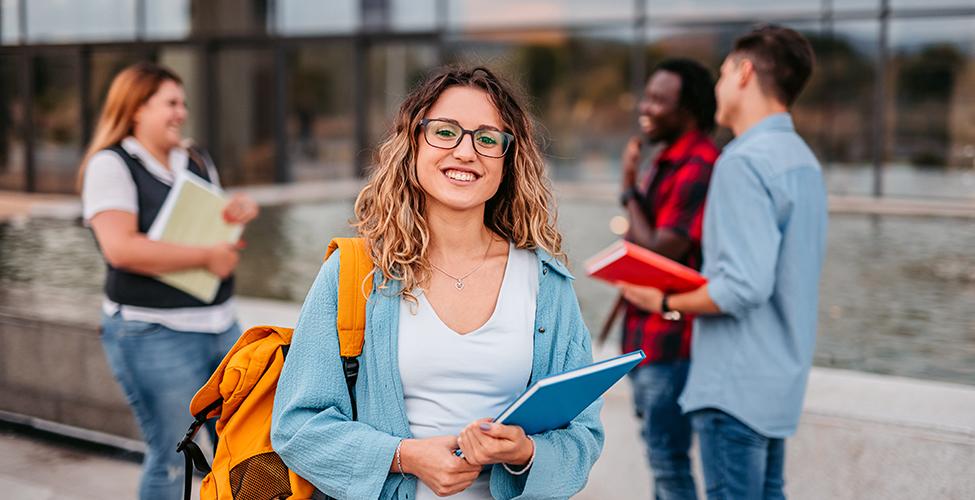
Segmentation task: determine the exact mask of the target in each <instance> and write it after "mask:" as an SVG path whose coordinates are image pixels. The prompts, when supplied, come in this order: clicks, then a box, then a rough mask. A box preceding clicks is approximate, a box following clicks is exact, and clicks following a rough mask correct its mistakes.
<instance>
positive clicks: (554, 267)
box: [271, 251, 603, 500]
mask: <svg viewBox="0 0 975 500" xmlns="http://www.w3.org/2000/svg"><path fill="white" fill-rule="evenodd" d="M536 253H537V254H538V257H539V259H538V273H539V290H538V297H537V307H536V314H535V333H534V335H535V338H534V342H535V347H534V352H533V358H532V372H531V379H530V381H529V385H530V384H532V383H534V382H535V381H537V380H538V379H539V378H542V377H545V376H547V375H552V374H556V373H561V372H564V371H566V370H570V369H573V368H578V367H581V366H585V365H588V364H590V363H592V346H591V338H590V335H589V331H588V330H587V329H586V325H585V323H584V322H583V320H582V315H581V314H580V311H579V304H578V301H577V300H576V296H575V292H574V291H573V288H572V276H571V275H570V274H569V273H568V271H567V270H566V269H565V267H564V266H563V265H562V264H561V263H560V262H559V261H557V260H556V259H553V258H552V257H551V256H549V255H548V254H546V253H545V252H542V251H537V252H536ZM338 262H339V259H338V257H337V256H336V255H333V256H332V257H331V258H329V259H328V261H326V262H325V264H324V265H323V266H322V269H321V271H320V272H319V274H318V277H317V278H316V280H315V283H314V285H312V288H311V291H309V292H308V296H307V297H306V298H305V303H304V305H303V306H302V309H301V315H300V317H299V319H298V324H297V327H296V328H295V332H294V336H293V338H292V343H291V348H290V350H289V352H288V357H287V360H286V361H285V364H284V368H283V369H282V372H281V378H280V380H279V381H278V387H277V394H276V396H275V399H274V414H273V417H272V424H271V442H272V445H273V446H274V449H275V451H277V452H278V454H279V455H280V456H281V458H282V459H283V460H284V462H285V464H287V465H288V467H290V468H291V469H292V470H294V471H295V472H297V473H298V475H300V476H302V477H304V478H305V479H307V480H308V481H310V482H311V483H312V484H314V485H315V486H316V487H318V488H319V489H320V490H322V491H323V492H324V493H326V494H328V495H329V496H332V497H335V498H338V499H356V500H358V499H370V498H382V499H392V498H395V499H399V500H409V499H412V498H414V497H415V493H416V478H415V477H413V476H407V478H406V479H404V478H403V477H402V476H401V475H400V474H396V473H390V472H389V468H390V464H391V463H392V460H393V456H394V453H395V451H396V446H397V444H398V443H399V442H400V440H401V439H403V438H408V437H411V434H410V427H409V423H408V421H407V417H406V408H405V403H404V402H403V386H402V382H401V380H400V373H399V364H398V359H399V358H398V351H397V347H398V321H399V307H400V298H399V296H398V295H395V292H396V287H398V282H394V283H393V285H394V286H393V289H392V290H389V289H387V290H383V291H379V290H378V288H375V289H374V290H376V291H374V292H373V293H372V296H371V297H370V299H369V302H368V304H367V307H366V335H365V344H364V346H363V351H362V355H361V356H360V363H361V364H360V369H359V379H358V381H357V383H356V401H357V403H358V405H357V409H358V421H353V420H352V418H351V414H352V408H351V403H350V401H349V394H348V390H347V389H346V385H345V378H344V377H343V375H342V364H341V361H340V359H339V346H338V333H337V332H336V324H335V316H336V308H337V304H338V299H337V288H338V276H339V273H338V267H339V266H338ZM375 283H376V284H377V285H378V283H379V279H378V277H377V278H376V280H375ZM485 362H490V360H485ZM601 408H602V401H601V400H600V401H597V402H595V403H593V404H592V405H590V406H589V408H587V409H586V410H585V411H583V412H582V413H581V414H580V415H579V416H578V417H576V418H575V420H573V421H572V422H571V423H570V424H569V426H568V427H567V428H565V429H560V430H554V431H549V432H544V433H541V434H538V435H535V436H532V437H533V438H534V440H535V462H534V464H533V465H532V467H531V469H530V470H529V471H528V473H527V474H524V475H521V476H514V475H511V474H509V473H508V472H507V471H505V469H504V468H503V467H502V466H500V465H496V466H494V467H492V469H491V493H492V495H493V496H494V497H495V498H519V499H529V498H539V499H541V498H545V499H549V498H568V497H570V496H572V495H574V494H575V493H577V492H578V491H580V490H581V489H582V488H583V486H585V484H586V481H587V479H588V477H589V470H590V469H591V468H592V465H593V463H594V462H595V461H596V458H598V457H599V453H600V451H601V450H602V445H603V428H602V424H601V423H600V420H599V411H600V409H601Z"/></svg>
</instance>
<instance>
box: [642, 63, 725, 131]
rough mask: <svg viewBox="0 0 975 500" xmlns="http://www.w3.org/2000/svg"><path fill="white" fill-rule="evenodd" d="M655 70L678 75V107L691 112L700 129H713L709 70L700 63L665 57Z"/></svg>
mask: <svg viewBox="0 0 975 500" xmlns="http://www.w3.org/2000/svg"><path fill="white" fill-rule="evenodd" d="M657 71H668V72H670V73H674V74H675V75H677V76H679V77H680V107H681V108H684V109H685V110H687V111H689V112H690V113H691V115H692V116H693V117H694V120H695V121H696V122H697V126H698V128H700V129H701V130H702V131H704V132H707V133H710V132H712V131H714V127H715V123H714V112H715V109H716V108H717V103H716V101H715V98H714V80H713V79H712V78H711V72H710V71H708V69H707V68H705V67H704V65H702V64H701V63H699V62H697V61H693V60H691V59H683V58H674V59H665V60H663V61H661V62H660V64H658V65H657V67H655V68H654V69H653V72H654V73H656V72H657Z"/></svg>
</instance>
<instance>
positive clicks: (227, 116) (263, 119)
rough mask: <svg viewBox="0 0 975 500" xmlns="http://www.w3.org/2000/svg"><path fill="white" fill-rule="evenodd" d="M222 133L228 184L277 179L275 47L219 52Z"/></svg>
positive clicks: (223, 176) (223, 174)
mask: <svg viewBox="0 0 975 500" xmlns="http://www.w3.org/2000/svg"><path fill="white" fill-rule="evenodd" d="M216 92H217V95H216V96H214V98H215V99H217V102H218V108H217V109H218V111H217V113H218V115H217V119H218V120H219V127H218V128H219V129H220V136H219V137H218V138H217V151H218V153H219V154H218V158H219V161H220V164H219V165H217V167H218V168H219V171H220V179H221V181H222V182H223V183H224V184H227V185H229V184H266V183H270V182H273V181H274V106H275V103H274V98H273V96H274V59H273V54H272V53H271V51H270V50H245V49H226V50H223V51H221V52H220V53H218V54H217V89H216Z"/></svg>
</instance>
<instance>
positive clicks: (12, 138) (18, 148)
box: [0, 55, 26, 191]
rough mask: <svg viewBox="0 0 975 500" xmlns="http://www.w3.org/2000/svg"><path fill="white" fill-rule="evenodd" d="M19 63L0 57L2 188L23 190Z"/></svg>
mask: <svg viewBox="0 0 975 500" xmlns="http://www.w3.org/2000/svg"><path fill="white" fill-rule="evenodd" d="M19 69H20V68H19V60H18V58H17V57H15V56H11V55H2V56H0V189H9V190H14V191H19V190H21V189H23V188H24V182H25V175H26V170H25V164H24V140H23V126H24V122H23V120H24V100H23V96H22V95H21V93H20V71H19Z"/></svg>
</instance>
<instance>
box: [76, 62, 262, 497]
mask: <svg viewBox="0 0 975 500" xmlns="http://www.w3.org/2000/svg"><path fill="white" fill-rule="evenodd" d="M186 116H187V108H186V99H185V94H184V91H183V85H182V81H181V80H180V78H179V76H177V75H176V74H175V73H173V72H172V71H170V70H169V69H167V68H164V67H162V66H158V65H155V64H152V63H139V64H136V65H134V66H131V67H129V68H126V69H125V70H124V71H122V72H121V73H119V74H118V75H117V76H116V77H115V79H114V81H113V82H112V85H111V87H110V89H109V92H108V96H107V98H106V101H105V106H104V109H103V111H102V114H101V117H100V118H99V121H98V125H97V127H96V129H95V133H94V136H93V139H92V141H91V143H90V144H89V146H88V150H87V153H86V155H85V158H84V161H83V163H82V165H81V169H80V171H79V181H80V183H81V189H82V192H81V196H82V205H83V212H84V219H85V222H86V224H88V225H90V227H91V229H92V231H94V233H95V238H96V240H97V242H98V246H99V248H100V250H101V252H102V256H103V257H104V259H105V262H106V264H107V267H108V271H107V274H106V277H105V299H104V301H103V303H102V334H101V335H102V336H101V338H102V345H103V346H104V349H105V354H106V356H107V357H108V361H109V365H110V366H111V368H112V372H113V373H114V375H115V377H116V379H117V380H118V382H119V384H120V385H121V386H122V389H123V391H124V393H125V396H126V398H127V400H128V402H129V405H130V406H131V407H132V410H133V412H134V413H135V416H136V420H137V421H138V424H139V428H140V430H141V431H142V435H143V438H144V439H145V441H146V445H147V450H146V454H145V461H144V470H143V475H142V479H141V483H140V487H139V498H140V499H142V500H156V499H160V500H173V499H176V498H181V493H182V472H183V458H182V457H181V456H180V455H179V454H177V453H176V443H177V442H178V441H179V439H180V438H181V437H182V435H183V433H184V432H185V430H186V426H187V425H188V422H189V420H190V419H191V418H190V416H189V410H188V407H189V402H190V399H191V398H192V397H193V395H194V394H195V393H196V391H197V389H199V388H200V386H202V385H203V384H204V383H205V382H206V380H207V379H208V378H209V376H210V374H211V372H212V371H213V370H214V369H215V368H216V367H217V365H219V363H220V361H221V360H222V359H223V356H224V355H225V354H226V353H227V351H229V350H230V347H231V346H233V344H234V342H235V341H236V340H237V337H238V336H239V335H240V329H239V327H238V325H237V320H236V317H235V311H234V301H233V298H232V297H233V289H234V281H233V272H234V269H235V268H236V267H237V263H238V260H239V256H238V248H237V247H236V246H235V245H232V244H218V245H214V246H209V247H191V246H184V245H175V244H169V243H164V242H160V241H153V240H150V239H148V238H147V236H146V233H147V231H148V230H149V227H150V226H151V225H152V223H153V221H154V220H155V218H156V216H157V214H158V213H159V211H160V209H161V207H162V204H163V201H164V200H165V199H166V196H167V194H168V193H169V191H170V188H171V186H172V184H173V182H174V179H175V176H176V174H177V173H179V172H182V171H189V172H191V173H193V174H195V175H197V176H199V177H200V178H202V179H204V180H206V181H208V182H210V183H211V184H213V185H214V186H219V185H220V181H219V178H218V176H217V170H216V168H215V167H214V165H213V164H212V162H210V161H209V160H208V159H207V158H208V157H207V156H206V154H205V153H202V152H199V151H193V150H191V149H188V148H186V147H183V145H182V144H183V136H182V126H183V124H184V123H185V121H186ZM257 211H258V209H257V205H256V203H254V201H253V200H251V199H250V198H248V197H246V196H243V195H237V196H234V197H233V198H231V200H230V201H229V202H228V203H227V205H226V207H225V208H224V210H223V217H224V220H226V221H227V222H229V223H238V224H246V223H247V222H249V221H250V220H252V219H253V218H254V217H255V216H256V215H257ZM187 269H206V270H208V271H210V272H211V273H213V274H215V275H217V276H219V277H220V278H222V280H223V281H222V282H221V284H220V288H219V290H218V292H217V295H216V298H215V299H214V300H213V301H212V302H211V303H204V302H201V301H200V300H199V299H197V298H195V297H193V296H191V295H188V294H186V293H184V292H182V291H180V290H178V289H176V288H173V287H171V286H169V285H166V284H164V283H162V282H161V281H159V280H157V279H155V278H154V276H156V275H159V274H163V273H167V272H172V271H181V270H187Z"/></svg>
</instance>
